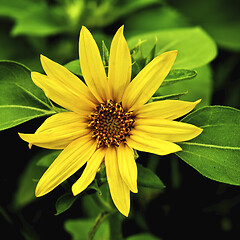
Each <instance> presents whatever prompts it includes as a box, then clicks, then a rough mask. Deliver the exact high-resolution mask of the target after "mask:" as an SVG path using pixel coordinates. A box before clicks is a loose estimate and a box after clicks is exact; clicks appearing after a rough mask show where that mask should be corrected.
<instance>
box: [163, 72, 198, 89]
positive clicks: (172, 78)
mask: <svg viewBox="0 0 240 240" xmlns="http://www.w3.org/2000/svg"><path fill="white" fill-rule="evenodd" d="M196 76H197V72H196V71H194V70H187V69H173V70H171V71H170V72H169V74H168V76H167V77H166V79H165V80H164V81H163V83H162V85H161V87H164V86H168V85H171V84H174V83H178V82H180V81H183V80H188V79H192V78H194V77H196Z"/></svg>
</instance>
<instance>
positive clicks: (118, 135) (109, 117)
mask: <svg viewBox="0 0 240 240" xmlns="http://www.w3.org/2000/svg"><path fill="white" fill-rule="evenodd" d="M133 123H134V115H133V112H132V111H130V112H127V111H125V110H124V109H123V107H122V103H115V102H114V101H112V100H108V101H107V102H105V103H101V104H99V105H98V106H97V107H96V110H95V111H94V112H92V113H91V114H90V115H89V124H88V126H89V127H90V128H91V129H92V137H93V138H95V139H96V140H97V147H98V148H100V147H104V146H106V147H110V146H111V145H115V146H119V145H120V143H121V142H124V141H126V137H127V136H128V135H129V133H130V131H131V128H132V126H133Z"/></svg>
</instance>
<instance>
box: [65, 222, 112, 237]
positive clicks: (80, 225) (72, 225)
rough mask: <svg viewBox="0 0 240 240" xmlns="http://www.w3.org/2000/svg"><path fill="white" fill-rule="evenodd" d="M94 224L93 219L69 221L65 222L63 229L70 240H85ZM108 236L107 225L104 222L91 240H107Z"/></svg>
mask: <svg viewBox="0 0 240 240" xmlns="http://www.w3.org/2000/svg"><path fill="white" fill-rule="evenodd" d="M94 223H95V219H89V218H88V219H72V220H71V219H70V220H67V221H65V223H64V229H65V230H66V231H67V232H68V233H69V234H70V235H71V236H72V240H86V239H88V235H89V232H90V230H91V228H92V227H93V225H94ZM109 235H110V230H109V225H108V223H107V222H106V221H104V222H103V223H102V224H101V225H100V226H99V228H98V230H97V232H96V234H95V236H94V238H93V239H95V240H100V239H101V240H108V239H109Z"/></svg>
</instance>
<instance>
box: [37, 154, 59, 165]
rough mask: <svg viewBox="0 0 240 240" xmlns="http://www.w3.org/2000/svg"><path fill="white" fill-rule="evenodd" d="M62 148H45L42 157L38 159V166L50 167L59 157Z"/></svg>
mask: <svg viewBox="0 0 240 240" xmlns="http://www.w3.org/2000/svg"><path fill="white" fill-rule="evenodd" d="M61 151H62V150H44V151H42V152H41V153H40V154H41V157H39V160H38V161H37V166H41V167H45V168H48V167H49V166H50V165H51V164H52V163H53V161H54V160H55V159H56V158H57V157H58V155H59V154H60V153H61Z"/></svg>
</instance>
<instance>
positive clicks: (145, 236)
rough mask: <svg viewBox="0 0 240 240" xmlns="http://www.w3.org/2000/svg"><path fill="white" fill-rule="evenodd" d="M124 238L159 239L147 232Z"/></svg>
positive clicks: (131, 239) (136, 239)
mask: <svg viewBox="0 0 240 240" xmlns="http://www.w3.org/2000/svg"><path fill="white" fill-rule="evenodd" d="M126 240H160V238H157V237H155V236H153V235H152V234H149V233H141V234H137V235H134V236H130V237H128V238H127V239H126Z"/></svg>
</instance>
